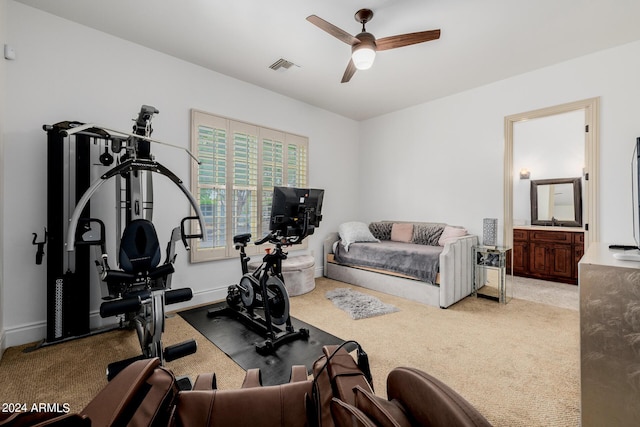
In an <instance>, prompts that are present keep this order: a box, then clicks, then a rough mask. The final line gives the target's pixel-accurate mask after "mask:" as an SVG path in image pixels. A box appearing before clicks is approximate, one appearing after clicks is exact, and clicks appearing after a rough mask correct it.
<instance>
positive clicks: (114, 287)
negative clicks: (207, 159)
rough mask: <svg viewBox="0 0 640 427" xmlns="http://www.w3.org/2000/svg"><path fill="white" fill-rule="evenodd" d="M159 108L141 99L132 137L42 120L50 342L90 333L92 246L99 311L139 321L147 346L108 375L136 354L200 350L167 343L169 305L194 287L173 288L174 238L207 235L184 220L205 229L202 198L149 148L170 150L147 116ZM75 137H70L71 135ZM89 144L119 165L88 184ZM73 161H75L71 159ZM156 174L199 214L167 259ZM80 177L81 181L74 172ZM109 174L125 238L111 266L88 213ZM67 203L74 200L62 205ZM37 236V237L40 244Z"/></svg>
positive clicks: (106, 162)
mask: <svg viewBox="0 0 640 427" xmlns="http://www.w3.org/2000/svg"><path fill="white" fill-rule="evenodd" d="M157 113H158V110H156V109H155V108H154V107H151V106H147V105H143V106H142V108H141V110H140V112H139V114H138V117H137V119H136V120H135V125H134V127H133V133H127V132H122V131H117V130H113V129H109V128H106V127H102V126H98V125H94V124H83V123H79V122H61V123H58V124H55V125H50V126H49V125H46V126H44V129H45V130H46V131H47V135H48V144H49V148H48V153H49V171H48V178H49V196H48V230H47V236H46V237H47V238H48V242H47V244H48V245H49V251H48V252H49V255H48V256H49V258H48V262H47V265H48V268H47V320H48V325H47V340H48V341H50V342H55V341H60V340H65V339H71V338H77V337H80V336H84V335H88V334H90V333H91V331H90V328H89V288H90V287H89V283H90V277H89V267H88V266H89V263H90V254H89V248H90V247H93V248H94V251H95V259H94V261H93V262H94V263H95V265H96V267H97V269H98V273H99V277H100V280H101V291H102V297H103V299H104V300H105V301H104V302H103V303H102V304H101V307H100V315H101V317H110V316H120V322H119V326H120V327H123V326H131V327H134V328H135V329H136V331H137V333H138V338H139V341H140V346H141V349H142V355H141V356H138V357H136V358H133V359H129V360H127V361H123V363H118V364H115V365H114V366H113V367H111V368H110V369H109V372H110V376H112V375H115V373H117V371H119V367H120V366H124V365H126V364H127V363H130V362H131V361H133V360H135V359H139V358H149V357H159V358H160V359H161V361H165V360H166V361H169V360H173V359H176V358H178V357H182V356H185V355H187V354H191V353H193V352H195V350H196V343H195V341H193V340H190V341H187V342H185V343H181V344H177V345H174V346H170V347H167V348H165V349H163V348H162V341H161V335H162V332H163V331H164V317H165V314H164V306H165V304H173V303H178V302H182V301H187V300H189V299H191V298H192V292H191V289H189V288H182V289H175V290H172V289H171V277H172V273H173V272H174V268H173V264H174V261H175V258H176V254H175V244H176V242H178V241H180V240H181V241H182V242H183V244H184V246H185V248H186V250H189V249H190V247H189V244H188V239H191V238H202V233H201V232H200V233H197V234H188V233H187V231H186V227H185V226H186V224H187V223H188V222H190V221H197V222H198V225H199V227H200V228H199V229H200V230H203V229H204V222H203V219H202V214H201V212H200V207H199V205H198V203H197V201H196V200H195V199H194V197H193V196H192V195H191V193H190V192H189V191H188V190H187V189H186V188H185V187H184V185H183V182H182V181H181V180H180V179H179V178H178V177H177V176H176V175H175V174H174V173H172V172H171V171H170V170H169V169H167V168H166V167H164V166H163V165H161V164H160V163H158V162H157V161H155V160H154V158H153V155H152V154H151V151H150V147H151V143H158V144H164V145H170V146H173V145H171V144H167V143H163V142H160V141H157V140H154V139H152V138H151V137H150V135H151V132H152V128H151V119H152V117H153V115H154V114H157ZM71 139H73V140H74V141H73V142H71V141H69V140H71ZM91 142H93V145H98V144H100V146H101V147H102V146H103V147H104V152H103V153H102V154H101V155H100V157H99V160H100V163H102V165H103V166H111V164H113V162H114V160H116V166H114V167H113V168H111V169H109V170H107V171H106V172H104V173H103V174H102V175H101V176H100V177H99V178H98V179H96V180H95V181H94V182H93V183H91V184H90V185H89V184H88V182H89V167H90V166H91V164H90V163H89V161H88V160H87V159H88V158H89V155H90V149H91V145H92V144H91ZM173 147H175V148H180V149H184V148H183V147H177V146H173ZM184 150H185V151H187V152H188V150H186V149H184ZM112 153H113V154H112ZM188 153H189V152H188ZM189 154H190V155H191V153H189ZM114 155H116V156H117V159H114ZM191 157H193V156H191ZM69 159H75V162H70V161H69ZM69 163H73V164H69ZM61 166H62V167H61ZM153 173H156V174H160V175H164V176H165V177H167V178H169V180H170V181H171V182H173V183H174V184H175V185H176V186H177V187H178V188H179V189H180V190H181V192H182V193H183V194H184V195H185V196H186V197H187V199H188V200H189V203H190V204H191V207H192V209H193V211H194V212H195V213H196V214H195V216H188V217H185V218H183V219H182V221H181V222H180V226H179V227H176V228H175V229H173V230H172V233H171V237H170V241H169V243H168V244H167V249H166V259H165V261H164V263H162V264H160V259H161V251H160V245H159V243H158V237H157V234H156V231H155V227H154V225H153V223H152V222H151V219H152V215H153V179H152V174H153ZM74 174H75V177H74V176H71V175H74ZM52 178H53V179H52ZM74 178H75V179H74ZM111 178H115V189H116V218H115V223H116V227H115V228H116V236H121V238H120V237H118V238H117V239H116V250H117V252H118V254H119V255H118V267H119V268H117V269H112V268H111V267H110V265H109V262H108V254H107V244H106V235H105V225H104V222H103V221H102V220H101V219H98V218H92V217H91V215H90V210H89V200H90V199H91V197H92V195H93V194H94V193H95V192H96V191H97V190H98V189H99V188H100V187H101V186H102V185H103V184H104V183H105V182H107V181H108V180H110V179H111ZM73 182H75V186H74V185H73ZM61 200H66V201H68V202H67V203H61ZM72 201H75V203H74V202H72ZM123 224H124V231H123V232H122V233H121V229H122V228H123ZM65 236H66V238H65ZM35 240H36V236H34V244H35ZM39 252H40V247H39ZM37 256H38V254H37ZM76 322H77V323H80V324H81V327H78V325H77V324H76ZM112 373H113V374H112Z"/></svg>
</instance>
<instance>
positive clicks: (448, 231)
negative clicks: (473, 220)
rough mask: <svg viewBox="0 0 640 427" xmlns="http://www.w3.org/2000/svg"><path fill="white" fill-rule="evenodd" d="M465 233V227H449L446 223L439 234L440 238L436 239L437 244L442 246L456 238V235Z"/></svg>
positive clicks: (459, 235)
mask: <svg viewBox="0 0 640 427" xmlns="http://www.w3.org/2000/svg"><path fill="white" fill-rule="evenodd" d="M466 235H467V229H466V228H458V227H450V226H448V225H446V226H445V227H444V231H443V232H442V235H441V236H440V240H438V244H439V245H440V246H444V245H446V244H447V243H449V242H453V241H454V240H456V239H458V237H462V236H466Z"/></svg>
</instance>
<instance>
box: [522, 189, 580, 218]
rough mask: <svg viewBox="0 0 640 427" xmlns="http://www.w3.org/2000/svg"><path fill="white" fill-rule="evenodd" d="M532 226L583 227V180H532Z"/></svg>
mask: <svg viewBox="0 0 640 427" xmlns="http://www.w3.org/2000/svg"><path fill="white" fill-rule="evenodd" d="M531 225H547V226H548V225H550V226H561V227H582V179H581V178H558V179H539V180H532V181H531Z"/></svg>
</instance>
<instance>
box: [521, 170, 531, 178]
mask: <svg viewBox="0 0 640 427" xmlns="http://www.w3.org/2000/svg"><path fill="white" fill-rule="evenodd" d="M529 177H531V172H529V169H520V179H529Z"/></svg>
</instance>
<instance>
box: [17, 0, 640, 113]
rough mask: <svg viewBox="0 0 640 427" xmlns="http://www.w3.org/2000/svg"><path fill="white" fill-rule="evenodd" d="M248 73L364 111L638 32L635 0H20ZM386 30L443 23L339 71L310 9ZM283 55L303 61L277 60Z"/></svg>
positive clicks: (459, 87)
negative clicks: (421, 37) (350, 72)
mask: <svg viewBox="0 0 640 427" xmlns="http://www.w3.org/2000/svg"><path fill="white" fill-rule="evenodd" d="M16 1H18V2H20V3H24V4H27V5H30V6H33V7H36V8H38V9H42V10H45V11H47V12H50V13H53V14H55V15H58V16H61V17H63V18H66V19H69V20H71V21H75V22H79V23H81V24H83V25H86V26H89V27H92V28H95V29H98V30H100V31H104V32H106V33H109V34H112V35H114V36H117V37H120V38H123V39H126V40H129V41H131V42H134V43H137V44H140V45H143V46H146V47H148V48H151V49H155V50H157V51H160V52H164V53H167V54H169V55H172V56H175V57H177V58H181V59H183V60H185V61H189V62H192V63H194V64H198V65H201V66H203V67H206V68H209V69H211V70H214V71H217V72H219V73H222V74H226V75H228V76H232V77H234V78H237V79H239V80H243V81H246V82H249V83H252V84H255V85H257V86H260V87H263V88H266V89H269V90H272V91H274V92H277V93H280V94H282V95H286V96H288V97H291V98H295V99H299V100H301V101H304V102H306V103H309V104H312V105H316V106H318V107H321V108H324V109H326V110H329V111H333V112H335V113H337V114H340V115H343V116H345V117H349V118H352V119H355V120H364V119H367V118H371V117H375V116H378V115H381V114H385V113H388V112H391V111H395V110H399V109H402V108H405V107H409V106H412V105H416V104H420V103H423V102H427V101H430V100H433V99H436V98H440V97H443V96H447V95H450V94H453V93H457V92H461V91H464V90H467V89H470V88H473V87H477V86H481V85H485V84H488V83H491V82H495V81H498V80H501V79H504V78H507V77H510V76H514V75H517V74H521V73H524V72H527V71H531V70H534V69H538V68H542V67H545V66H548V65H551V64H556V63H558V62H562V61H565V60H568V59H571V58H576V57H579V56H582V55H585V54H588V53H591V52H595V51H598V50H602V49H606V48H609V47H612V46H616V45H620V44H624V43H628V42H631V41H635V40H639V39H640V24H639V23H638V19H637V18H638V16H640V1H638V0H482V1H480V0H368V1H366V2H363V1H355V0H325V1H313V0H271V1H267V0H180V1H175V0H135V1H134V0H55V1H51V0H16ZM361 8H369V9H372V10H373V11H374V17H373V19H372V21H371V22H369V23H368V24H367V31H369V32H370V33H372V34H374V35H375V36H376V37H377V38H382V37H387V36H391V35H396V34H403V33H409V32H415V31H423V30H432V29H438V28H440V29H441V30H442V35H441V37H440V39H439V40H435V41H431V42H427V43H422V44H417V45H413V46H407V47H402V48H399V49H394V50H388V51H383V52H379V53H378V55H377V57H376V61H375V63H374V64H373V67H372V68H371V69H370V70H367V71H358V72H357V73H356V74H355V76H354V77H353V78H352V79H351V81H350V82H349V83H340V79H341V78H342V74H343V72H344V70H345V68H346V65H347V63H348V61H349V56H350V53H351V48H350V46H348V45H347V44H344V43H343V42H341V41H339V40H338V39H336V38H334V37H332V36H330V35H328V34H327V33H325V32H324V31H322V30H320V29H319V28H317V27H316V26H314V25H313V24H311V23H309V22H308V21H307V20H306V19H305V18H306V17H307V16H309V15H311V14H315V15H318V16H320V17H321V18H323V19H325V20H327V21H329V22H331V23H332V24H334V25H336V26H338V27H340V28H342V29H343V30H345V31H347V32H349V33H351V34H353V35H355V34H357V33H359V32H360V29H361V28H360V24H358V23H357V22H356V21H355V19H354V14H355V12H356V11H357V10H358V9H361ZM280 58H284V59H287V60H289V61H291V62H293V63H295V64H297V65H298V66H299V67H292V68H290V69H288V70H286V71H285V70H284V69H281V70H278V71H274V70H271V69H270V68H269V65H271V64H272V63H274V62H275V61H276V60H278V59H280Z"/></svg>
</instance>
